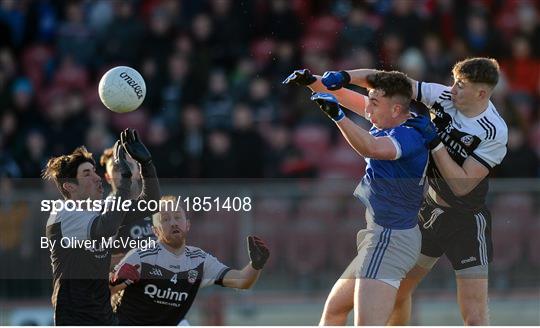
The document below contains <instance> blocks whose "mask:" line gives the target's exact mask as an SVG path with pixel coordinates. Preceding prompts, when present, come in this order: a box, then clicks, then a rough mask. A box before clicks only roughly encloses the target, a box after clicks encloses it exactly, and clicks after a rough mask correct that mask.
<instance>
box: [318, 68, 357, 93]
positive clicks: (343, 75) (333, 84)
mask: <svg viewBox="0 0 540 328" xmlns="http://www.w3.org/2000/svg"><path fill="white" fill-rule="evenodd" d="M321 82H322V84H324V86H325V87H326V88H327V89H328V90H337V89H341V88H342V87H344V86H346V85H347V84H349V83H350V82H351V76H350V75H349V73H347V72H346V71H339V72H338V71H328V72H324V74H323V76H322V79H321Z"/></svg>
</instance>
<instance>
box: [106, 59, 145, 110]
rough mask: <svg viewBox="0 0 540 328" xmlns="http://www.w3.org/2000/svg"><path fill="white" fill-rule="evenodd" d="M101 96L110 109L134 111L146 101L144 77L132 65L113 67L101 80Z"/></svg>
mask: <svg viewBox="0 0 540 328" xmlns="http://www.w3.org/2000/svg"><path fill="white" fill-rule="evenodd" d="M98 92H99V98H100V99H101V101H102V102H103V104H104V105H105V107H107V108H108V109H110V110H112V111H113V112H116V113H127V112H131V111H134V110H135V109H137V108H139V106H140V105H141V104H142V102H143V101H144V97H145V96H146V85H145V83H144V79H143V77H142V76H141V74H139V72H137V71H136V70H134V69H133V68H131V67H128V66H117V67H114V68H111V69H110V70H109V71H107V73H105V74H104V75H103V77H102V78H101V80H100V81H99V87H98Z"/></svg>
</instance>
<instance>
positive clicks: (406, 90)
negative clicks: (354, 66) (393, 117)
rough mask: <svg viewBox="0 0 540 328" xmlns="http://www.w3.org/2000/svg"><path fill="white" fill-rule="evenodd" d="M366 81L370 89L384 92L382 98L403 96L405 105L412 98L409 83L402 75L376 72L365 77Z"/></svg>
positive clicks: (399, 73)
mask: <svg viewBox="0 0 540 328" xmlns="http://www.w3.org/2000/svg"><path fill="white" fill-rule="evenodd" d="M366 81H367V83H368V85H369V87H370V88H371V89H377V90H382V91H384V97H387V98H391V97H393V96H403V97H404V98H405V99H406V101H407V104H408V102H410V100H411V97H412V85H411V81H410V80H409V78H408V77H407V75H405V74H404V73H401V72H397V71H391V72H377V73H375V74H370V75H368V76H367V78H366Z"/></svg>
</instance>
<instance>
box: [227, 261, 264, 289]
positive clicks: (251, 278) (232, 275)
mask: <svg viewBox="0 0 540 328" xmlns="http://www.w3.org/2000/svg"><path fill="white" fill-rule="evenodd" d="M260 274H261V270H255V269H254V268H253V267H252V266H251V263H249V264H248V265H246V266H245V267H244V268H243V269H242V270H231V271H229V272H228V273H227V274H226V275H225V277H224V278H223V286H225V287H230V288H237V289H249V288H251V287H252V286H253V285H254V284H255V282H257V279H259V275H260Z"/></svg>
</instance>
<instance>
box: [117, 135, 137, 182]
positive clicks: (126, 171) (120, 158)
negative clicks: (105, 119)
mask: <svg viewBox="0 0 540 328" xmlns="http://www.w3.org/2000/svg"><path fill="white" fill-rule="evenodd" d="M113 150H114V151H113V165H114V168H115V169H116V170H118V172H120V175H121V176H122V178H131V175H132V173H131V168H130V167H129V164H128V162H127V159H126V150H125V149H124V147H122V144H121V143H120V140H117V141H116V143H115V144H114V148H113Z"/></svg>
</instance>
